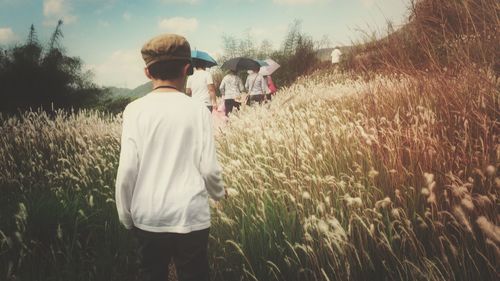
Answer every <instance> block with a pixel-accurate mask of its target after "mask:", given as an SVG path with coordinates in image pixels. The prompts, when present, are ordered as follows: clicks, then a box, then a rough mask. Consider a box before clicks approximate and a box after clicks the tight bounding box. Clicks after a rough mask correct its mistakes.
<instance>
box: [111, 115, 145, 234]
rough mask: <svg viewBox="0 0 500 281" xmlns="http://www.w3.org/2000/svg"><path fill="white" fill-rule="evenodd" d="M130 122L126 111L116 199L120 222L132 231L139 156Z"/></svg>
mask: <svg viewBox="0 0 500 281" xmlns="http://www.w3.org/2000/svg"><path fill="white" fill-rule="evenodd" d="M130 121H131V120H129V117H128V115H127V110H125V112H124V113H123V129H122V137H121V149H120V160H119V164H118V173H117V176H116V186H115V187H116V191H115V199H116V207H117V210H118V217H119V219H120V222H121V223H122V224H123V225H124V226H125V228H127V229H131V228H132V227H133V226H134V222H133V221H132V215H131V211H130V206H131V203H132V194H133V193H134V188H135V183H136V180H137V173H138V170H139V155H138V151H137V145H136V142H135V141H134V139H133V136H132V135H133V134H132V132H133V130H134V128H132V126H131V124H130V123H131V122H130Z"/></svg>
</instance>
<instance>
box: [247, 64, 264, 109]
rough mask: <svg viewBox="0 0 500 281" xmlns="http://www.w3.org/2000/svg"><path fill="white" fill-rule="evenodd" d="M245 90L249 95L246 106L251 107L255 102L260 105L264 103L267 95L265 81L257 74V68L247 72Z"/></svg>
mask: <svg viewBox="0 0 500 281" xmlns="http://www.w3.org/2000/svg"><path fill="white" fill-rule="evenodd" d="M245 88H246V89H247V91H248V93H249V96H248V100H247V105H252V104H254V103H255V102H258V103H259V104H261V103H262V102H263V101H264V99H265V96H266V93H267V81H266V79H264V77H263V76H262V75H261V74H259V68H255V69H252V70H250V71H249V74H248V76H247V80H246V81H245Z"/></svg>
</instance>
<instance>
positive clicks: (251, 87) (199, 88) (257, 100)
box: [186, 61, 276, 116]
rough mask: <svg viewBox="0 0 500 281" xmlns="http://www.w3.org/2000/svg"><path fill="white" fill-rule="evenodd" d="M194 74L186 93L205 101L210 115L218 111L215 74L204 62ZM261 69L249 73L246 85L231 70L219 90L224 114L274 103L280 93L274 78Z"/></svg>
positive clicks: (256, 68)
mask: <svg viewBox="0 0 500 281" xmlns="http://www.w3.org/2000/svg"><path fill="white" fill-rule="evenodd" d="M193 64H194V73H193V75H191V76H189V77H188V80H187V83H186V93H187V94H188V95H189V96H192V97H195V98H198V99H200V100H201V101H203V102H204V103H205V104H206V105H207V107H208V109H209V110H210V112H212V111H213V110H214V109H215V110H216V109H217V101H216V100H217V99H216V91H215V84H214V80H213V78H212V75H211V73H210V72H209V71H208V70H207V69H206V64H205V63H204V62H202V61H195V62H194V63H193ZM259 70H260V68H259V67H257V66H256V67H254V68H252V69H250V70H248V76H247V78H246V81H245V84H243V81H242V80H241V78H240V77H239V76H238V71H236V70H229V71H228V73H227V74H226V75H225V76H224V78H223V79H222V81H221V82H220V85H219V90H220V93H221V96H222V99H223V100H224V113H225V115H226V116H228V115H229V113H231V112H232V111H233V110H234V109H235V108H236V109H238V110H239V109H240V106H241V103H242V102H244V103H246V105H253V104H262V103H263V102H266V101H270V100H271V98H272V95H274V94H275V93H276V86H275V85H274V82H273V80H272V78H271V76H270V75H266V76H263V75H261V74H259ZM244 93H248V95H245V96H246V99H244V100H241V97H242V95H244Z"/></svg>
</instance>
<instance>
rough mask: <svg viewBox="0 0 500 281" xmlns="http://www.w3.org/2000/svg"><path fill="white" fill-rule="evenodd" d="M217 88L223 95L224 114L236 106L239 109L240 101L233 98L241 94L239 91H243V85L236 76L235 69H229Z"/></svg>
mask: <svg viewBox="0 0 500 281" xmlns="http://www.w3.org/2000/svg"><path fill="white" fill-rule="evenodd" d="M219 90H220V92H221V94H222V96H223V97H224V107H225V109H226V110H225V111H226V116H228V114H229V113H231V112H232V111H233V108H234V107H236V108H237V109H238V110H239V109H240V105H241V104H240V103H239V102H237V101H236V100H235V98H237V97H239V96H240V95H241V92H243V91H245V88H244V87H243V81H241V78H240V77H238V75H237V72H236V71H235V70H230V71H229V73H228V74H227V75H226V76H224V78H222V81H221V83H220V86H219Z"/></svg>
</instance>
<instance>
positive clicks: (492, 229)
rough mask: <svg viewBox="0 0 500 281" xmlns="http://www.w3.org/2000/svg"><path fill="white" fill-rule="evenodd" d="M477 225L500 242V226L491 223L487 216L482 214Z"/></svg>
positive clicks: (489, 236)
mask: <svg viewBox="0 0 500 281" xmlns="http://www.w3.org/2000/svg"><path fill="white" fill-rule="evenodd" d="M476 223H477V225H478V226H479V228H480V229H481V230H482V231H483V233H484V235H485V236H486V237H488V238H489V239H491V240H492V241H495V243H498V244H500V227H499V226H496V225H495V224H493V223H491V222H490V221H489V220H488V219H487V218H486V217H485V216H480V217H479V218H477V220H476Z"/></svg>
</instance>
